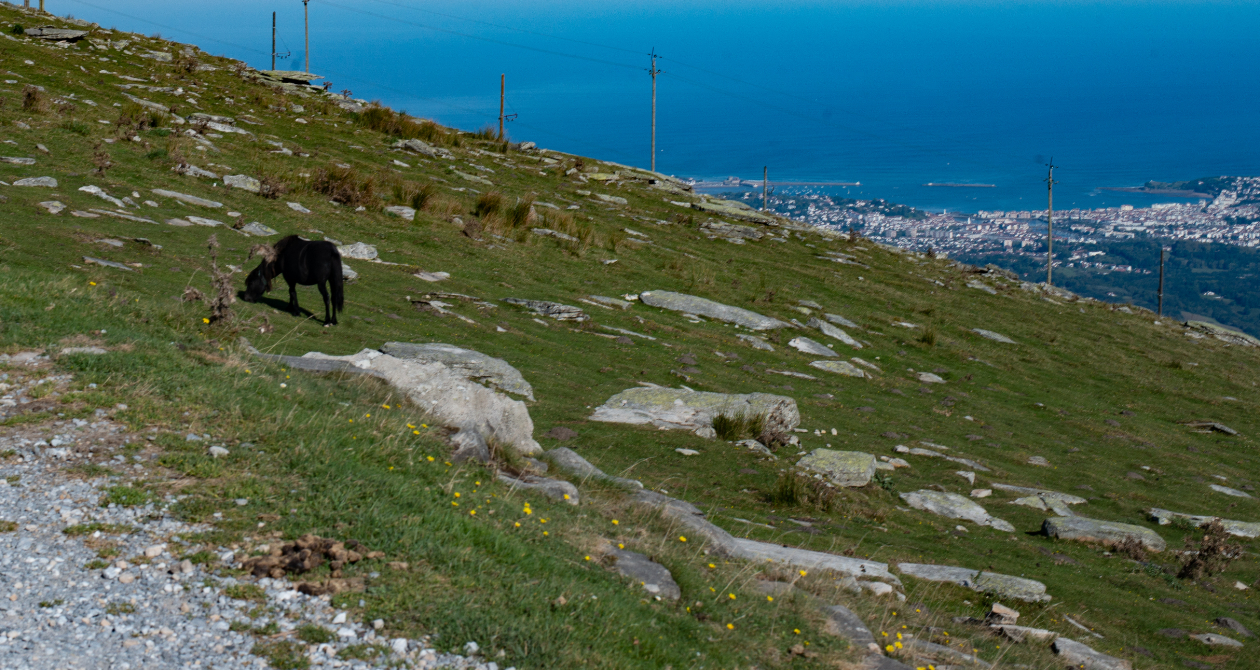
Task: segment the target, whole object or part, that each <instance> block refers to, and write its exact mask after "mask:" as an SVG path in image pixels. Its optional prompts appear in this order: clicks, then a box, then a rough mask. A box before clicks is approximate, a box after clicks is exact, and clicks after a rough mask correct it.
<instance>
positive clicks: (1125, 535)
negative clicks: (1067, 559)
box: [1041, 516, 1167, 552]
mask: <svg viewBox="0 0 1260 670" xmlns="http://www.w3.org/2000/svg"><path fill="white" fill-rule="evenodd" d="M1041 529H1042V530H1043V531H1044V532H1045V533H1046V535H1049V536H1050V537H1054V538H1059V539H1062V540H1077V541H1080V542H1090V543H1093V544H1101V545H1104V546H1107V547H1115V546H1117V545H1119V544H1121V543H1122V542H1124V541H1126V540H1130V539H1133V540H1137V541H1139V542H1141V543H1142V545H1143V546H1145V547H1146V548H1147V549H1148V550H1150V551H1155V552H1159V551H1163V550H1164V548H1165V547H1166V546H1167V544H1166V543H1165V542H1164V538H1162V537H1160V536H1159V534H1158V533H1156V532H1155V531H1153V530H1151V529H1149V528H1143V527H1142V526H1134V525H1132V524H1127V523H1117V522H1115V521H1098V520H1097V519H1086V518H1085V517H1080V516H1072V517H1063V516H1056V517H1051V518H1049V519H1046V520H1045V522H1044V523H1043V524H1042V525H1041Z"/></svg>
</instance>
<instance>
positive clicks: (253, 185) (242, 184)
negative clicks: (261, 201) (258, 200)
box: [223, 174, 262, 193]
mask: <svg viewBox="0 0 1260 670" xmlns="http://www.w3.org/2000/svg"><path fill="white" fill-rule="evenodd" d="M223 183H224V184H226V185H228V186H231V187H232V188H239V189H241V190H243V191H249V192H250V193H258V192H260V191H262V182H260V181H258V180H257V179H254V178H253V177H251V176H249V175H243V174H230V175H227V176H226V177H224V178H223Z"/></svg>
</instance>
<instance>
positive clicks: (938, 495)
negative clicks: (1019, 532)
mask: <svg viewBox="0 0 1260 670" xmlns="http://www.w3.org/2000/svg"><path fill="white" fill-rule="evenodd" d="M901 499H902V500H904V501H906V504H907V505H909V506H911V507H913V508H915V509H919V510H923V511H925V512H931V513H933V514H938V515H940V516H943V517H946V518H948V519H964V520H966V521H970V522H972V523H975V524H977V525H980V526H990V527H992V528H996V529H997V530H1003V531H1006V532H1008V533H1013V532H1015V527H1014V526H1012V525H1011V524H1009V523H1007V522H1005V521H1003V520H1001V519H997V518H994V517H993V516H992V515H990V514H989V512H988V510H986V509H985V508H983V507H981V506H980V505H978V504H976V503H975V502H973V501H972V500H970V499H969V498H966V497H964V496H961V495H958V494H957V493H945V492H943V491H932V490H929V489H919V490H918V491H913V492H906V493H902V494H901Z"/></svg>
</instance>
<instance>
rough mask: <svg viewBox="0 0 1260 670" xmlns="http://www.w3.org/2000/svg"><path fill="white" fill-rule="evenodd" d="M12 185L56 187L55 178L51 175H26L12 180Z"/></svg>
mask: <svg viewBox="0 0 1260 670" xmlns="http://www.w3.org/2000/svg"><path fill="white" fill-rule="evenodd" d="M13 185H14V186H43V187H45V188H57V180H56V179H54V178H52V177H27V178H25V179H19V180H17V181H15V182H13Z"/></svg>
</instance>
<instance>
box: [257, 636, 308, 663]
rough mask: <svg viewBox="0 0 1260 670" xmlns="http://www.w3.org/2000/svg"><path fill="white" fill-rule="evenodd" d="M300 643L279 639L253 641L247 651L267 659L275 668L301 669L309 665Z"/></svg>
mask: <svg viewBox="0 0 1260 670" xmlns="http://www.w3.org/2000/svg"><path fill="white" fill-rule="evenodd" d="M304 651H305V650H304V649H303V647H302V645H301V644H300V643H297V642H293V641H289V640H279V641H275V642H261V641H260V642H255V643H254V646H253V648H252V649H250V650H249V653H251V654H253V655H255V656H258V657H259V658H265V659H267V662H268V663H270V664H271V667H272V668H275V670H303V669H304V668H309V667H310V665H311V661H310V659H308V658H307V657H306V654H305V653H304Z"/></svg>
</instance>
